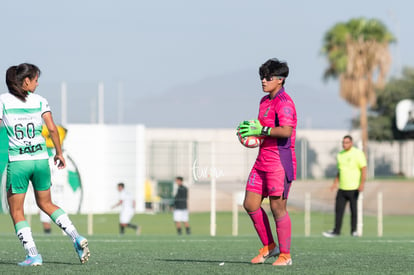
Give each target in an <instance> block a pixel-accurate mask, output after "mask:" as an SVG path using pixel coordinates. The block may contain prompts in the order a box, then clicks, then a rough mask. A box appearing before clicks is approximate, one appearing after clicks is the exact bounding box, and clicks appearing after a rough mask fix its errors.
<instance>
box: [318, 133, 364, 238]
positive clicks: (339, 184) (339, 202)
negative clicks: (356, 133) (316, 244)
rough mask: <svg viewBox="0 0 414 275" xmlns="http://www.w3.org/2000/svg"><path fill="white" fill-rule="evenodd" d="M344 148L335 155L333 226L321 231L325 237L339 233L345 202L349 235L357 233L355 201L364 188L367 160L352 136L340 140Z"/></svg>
mask: <svg viewBox="0 0 414 275" xmlns="http://www.w3.org/2000/svg"><path fill="white" fill-rule="evenodd" d="M342 147H343V148H344V149H343V150H342V151H341V152H339V153H338V155H337V158H336V160H337V167H338V174H337V175H336V177H335V180H334V183H333V185H332V186H331V190H332V191H333V190H335V189H337V190H338V191H337V194H336V200H335V227H334V229H333V230H332V231H328V232H323V235H324V236H325V237H337V236H339V235H340V234H341V227H342V219H343V216H344V212H345V206H346V203H347V202H348V201H349V206H350V210H351V236H354V237H358V233H357V201H358V196H359V192H362V191H363V190H364V184H365V179H366V173H367V172H366V171H367V160H366V157H365V154H364V152H362V151H361V150H359V149H357V148H355V147H354V146H353V142H352V137H351V136H349V135H347V136H344V138H343V140H342Z"/></svg>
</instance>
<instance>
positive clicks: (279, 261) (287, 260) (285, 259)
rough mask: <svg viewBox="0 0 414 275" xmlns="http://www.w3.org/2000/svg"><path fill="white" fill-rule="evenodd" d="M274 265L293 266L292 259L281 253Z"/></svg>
mask: <svg viewBox="0 0 414 275" xmlns="http://www.w3.org/2000/svg"><path fill="white" fill-rule="evenodd" d="M272 265H292V258H291V257H290V254H288V253H280V255H279V258H277V260H276V261H275V262H274V263H273V264H272Z"/></svg>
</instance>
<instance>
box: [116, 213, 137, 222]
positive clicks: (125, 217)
mask: <svg viewBox="0 0 414 275" xmlns="http://www.w3.org/2000/svg"><path fill="white" fill-rule="evenodd" d="M132 217H134V211H133V210H128V211H125V210H122V211H121V213H120V214H119V223H122V224H128V223H130V222H131V220H132Z"/></svg>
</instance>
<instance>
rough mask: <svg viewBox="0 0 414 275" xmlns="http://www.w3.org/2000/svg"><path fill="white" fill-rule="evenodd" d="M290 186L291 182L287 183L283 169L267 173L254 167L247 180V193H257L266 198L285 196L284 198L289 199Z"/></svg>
mask: <svg viewBox="0 0 414 275" xmlns="http://www.w3.org/2000/svg"><path fill="white" fill-rule="evenodd" d="M290 186H291V182H288V181H287V179H286V174H285V170H284V169H283V168H281V169H279V170H275V171H272V172H266V171H261V170H258V169H256V168H254V167H253V168H252V170H251V171H250V175H249V179H248V180H247V184H246V191H250V192H253V193H257V194H260V195H262V196H264V197H268V196H275V197H279V196H282V195H283V198H287V197H288V195H289V190H290Z"/></svg>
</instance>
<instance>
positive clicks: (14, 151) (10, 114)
mask: <svg viewBox="0 0 414 275" xmlns="http://www.w3.org/2000/svg"><path fill="white" fill-rule="evenodd" d="M45 112H50V107H49V104H48V102H47V100H46V99H45V98H43V97H42V96H40V95H37V94H34V93H29V94H28V96H27V97H26V102H23V101H21V100H20V99H18V98H17V97H15V96H14V95H12V94H10V93H6V94H2V95H0V119H1V120H2V121H3V123H4V126H5V127H6V131H7V135H8V137H9V161H18V160H37V159H48V158H49V156H48V153H47V148H46V142H45V139H44V138H43V136H42V124H43V119H42V115H43V114H44V113H45Z"/></svg>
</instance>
